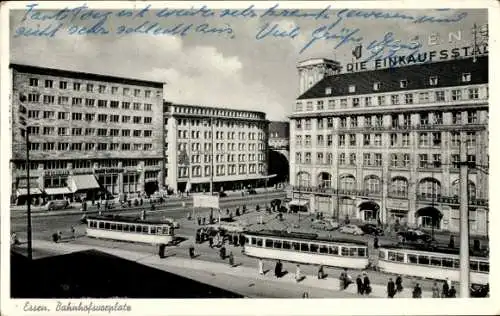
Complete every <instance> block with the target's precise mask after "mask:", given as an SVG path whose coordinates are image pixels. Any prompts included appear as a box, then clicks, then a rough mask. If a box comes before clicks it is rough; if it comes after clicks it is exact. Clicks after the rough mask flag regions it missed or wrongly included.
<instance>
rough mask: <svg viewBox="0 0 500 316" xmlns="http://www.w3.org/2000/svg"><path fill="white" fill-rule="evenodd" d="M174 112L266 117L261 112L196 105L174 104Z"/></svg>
mask: <svg viewBox="0 0 500 316" xmlns="http://www.w3.org/2000/svg"><path fill="white" fill-rule="evenodd" d="M174 113H184V114H201V115H215V116H230V117H235V118H236V117H238V118H255V119H257V118H264V117H263V115H264V114H261V113H254V112H243V111H232V110H223V109H210V108H208V109H207V108H195V107H184V106H174ZM233 127H234V126H233Z"/></svg>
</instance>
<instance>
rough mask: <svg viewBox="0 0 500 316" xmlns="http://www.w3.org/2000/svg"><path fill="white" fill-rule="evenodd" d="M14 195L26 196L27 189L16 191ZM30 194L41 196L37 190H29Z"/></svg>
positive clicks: (40, 192)
mask: <svg viewBox="0 0 500 316" xmlns="http://www.w3.org/2000/svg"><path fill="white" fill-rule="evenodd" d="M16 194H17V196H21V195H28V189H27V188H23V189H17V191H16ZM30 194H32V195H40V194H42V191H41V190H40V189H39V188H30Z"/></svg>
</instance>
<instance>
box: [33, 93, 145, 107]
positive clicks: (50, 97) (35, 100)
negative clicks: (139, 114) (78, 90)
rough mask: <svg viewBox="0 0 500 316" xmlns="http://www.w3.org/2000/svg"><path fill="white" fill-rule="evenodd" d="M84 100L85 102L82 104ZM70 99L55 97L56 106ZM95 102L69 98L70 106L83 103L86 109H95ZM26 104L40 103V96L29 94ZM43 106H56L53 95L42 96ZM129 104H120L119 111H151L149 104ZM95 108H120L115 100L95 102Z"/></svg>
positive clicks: (66, 102)
mask: <svg viewBox="0 0 500 316" xmlns="http://www.w3.org/2000/svg"><path fill="white" fill-rule="evenodd" d="M84 100H85V102H84ZM69 101H70V97H67V96H58V97H57V104H58V105H69V104H70V102H69ZM95 101H96V100H95V99H89V98H85V99H84V98H79V97H72V98H71V105H74V106H83V104H84V103H85V106H86V107H90V108H92V107H95V106H96V102H95ZM28 102H31V103H39V102H40V94H38V93H29V94H28ZM42 102H43V104H56V97H55V96H53V95H43V98H42ZM130 104H131V103H130V102H121V109H123V110H130V109H132V110H135V111H141V110H144V111H153V105H152V104H151V103H144V106H143V104H142V103H139V102H133V103H132V107H131V106H130ZM97 107H98V108H108V107H109V108H110V109H118V108H120V102H119V101H116V100H114V101H113V100H111V101H109V102H108V100H101V99H100V100H97Z"/></svg>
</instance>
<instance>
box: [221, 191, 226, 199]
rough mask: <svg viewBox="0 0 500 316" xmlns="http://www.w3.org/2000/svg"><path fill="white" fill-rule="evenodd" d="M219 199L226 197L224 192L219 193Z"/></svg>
mask: <svg viewBox="0 0 500 316" xmlns="http://www.w3.org/2000/svg"><path fill="white" fill-rule="evenodd" d="M219 197H220V198H224V197H227V193H226V192H219Z"/></svg>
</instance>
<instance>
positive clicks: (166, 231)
mask: <svg viewBox="0 0 500 316" xmlns="http://www.w3.org/2000/svg"><path fill="white" fill-rule="evenodd" d="M163 235H167V236H168V235H170V227H163Z"/></svg>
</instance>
